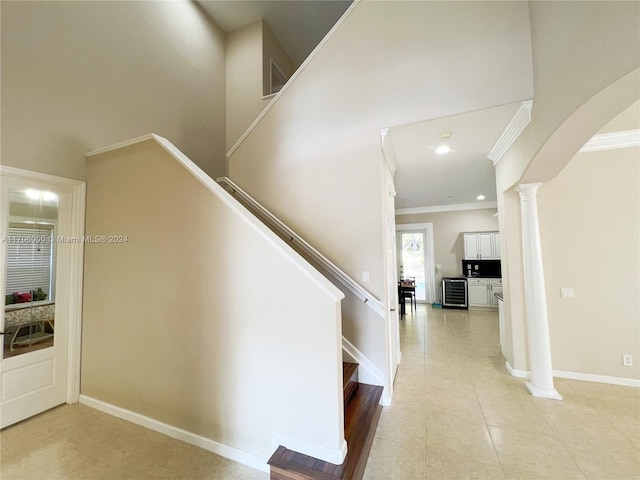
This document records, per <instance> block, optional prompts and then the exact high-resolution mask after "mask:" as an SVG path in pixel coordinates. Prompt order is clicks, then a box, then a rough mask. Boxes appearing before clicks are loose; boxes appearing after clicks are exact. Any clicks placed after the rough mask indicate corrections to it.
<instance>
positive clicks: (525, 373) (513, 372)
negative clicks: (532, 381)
mask: <svg viewBox="0 0 640 480" xmlns="http://www.w3.org/2000/svg"><path fill="white" fill-rule="evenodd" d="M504 364H505V365H506V367H507V371H508V372H509V373H510V374H511V376H512V377H518V378H531V372H529V371H528V370H515V369H514V368H513V367H512V366H511V365H509V362H504Z"/></svg>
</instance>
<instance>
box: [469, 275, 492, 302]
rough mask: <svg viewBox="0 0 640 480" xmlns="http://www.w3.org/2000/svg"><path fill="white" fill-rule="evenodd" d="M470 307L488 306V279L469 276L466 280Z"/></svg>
mask: <svg viewBox="0 0 640 480" xmlns="http://www.w3.org/2000/svg"><path fill="white" fill-rule="evenodd" d="M467 288H468V292H469V293H468V295H469V306H470V307H489V306H490V299H489V279H488V278H469V279H468V280H467Z"/></svg>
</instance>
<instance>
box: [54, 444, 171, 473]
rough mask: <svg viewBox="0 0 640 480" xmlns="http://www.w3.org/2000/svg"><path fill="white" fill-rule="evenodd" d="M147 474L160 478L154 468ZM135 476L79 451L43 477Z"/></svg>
mask: <svg viewBox="0 0 640 480" xmlns="http://www.w3.org/2000/svg"><path fill="white" fill-rule="evenodd" d="M72 448H73V447H72ZM146 475H147V476H151V475H153V477H154V478H159V477H156V475H155V474H154V472H153V470H148V471H147V472H146ZM133 478H135V477H134V476H132V475H131V473H130V472H127V471H125V470H123V469H122V468H120V467H118V466H116V465H112V464H110V463H107V462H105V461H103V460H100V459H98V458H95V457H91V456H89V455H86V454H83V453H79V454H78V456H77V457H75V458H74V459H73V460H71V461H70V462H68V463H65V464H64V465H62V466H60V467H59V468H57V469H55V470H54V471H53V472H51V473H50V474H49V475H46V476H45V477H43V480H69V479H73V480H81V479H82V480H128V479H133Z"/></svg>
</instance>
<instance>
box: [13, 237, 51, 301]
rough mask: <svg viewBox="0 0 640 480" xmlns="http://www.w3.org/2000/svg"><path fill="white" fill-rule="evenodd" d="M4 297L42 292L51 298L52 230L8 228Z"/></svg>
mask: <svg viewBox="0 0 640 480" xmlns="http://www.w3.org/2000/svg"><path fill="white" fill-rule="evenodd" d="M7 233H8V238H7V275H6V288H5V295H9V294H11V293H14V292H29V291H31V290H35V289H37V288H42V290H44V291H45V292H46V293H47V296H48V297H47V298H49V299H50V298H51V281H52V276H51V271H52V268H53V230H52V229H47V228H39V227H36V228H29V227H9V229H8V232H7Z"/></svg>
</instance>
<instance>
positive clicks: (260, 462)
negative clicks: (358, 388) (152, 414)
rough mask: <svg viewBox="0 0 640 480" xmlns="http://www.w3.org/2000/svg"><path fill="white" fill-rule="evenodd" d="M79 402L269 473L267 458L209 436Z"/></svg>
mask: <svg viewBox="0 0 640 480" xmlns="http://www.w3.org/2000/svg"><path fill="white" fill-rule="evenodd" d="M80 403H82V404H83V405H86V406H88V407H91V408H95V409H96V410H100V411H101V412H104V413H108V414H109V415H113V416H114V417H118V418H121V419H123V420H127V421H129V422H131V423H135V424H136V425H140V426H142V427H145V428H148V429H150V430H154V431H156V432H160V433H163V434H165V435H168V436H169V437H173V438H175V439H177V440H181V441H183V442H186V443H190V444H191V445H195V446H196V447H200V448H204V449H205V450H208V451H210V452H213V453H215V454H216V455H220V456H221V457H225V458H228V459H229V460H233V461H234V462H238V463H242V464H244V465H247V466H249V467H252V468H255V469H257V470H260V471H263V472H267V473H269V465H268V464H267V460H268V459H267V458H263V457H259V456H257V455H253V454H251V453H247V452H243V451H242V450H238V449H237V448H233V447H229V446H227V445H223V444H222V443H218V442H215V441H213V440H211V439H209V438H205V437H202V436H200V435H196V434H195V433H191V432H187V431H186V430H182V429H181V428H178V427H174V426H173V425H168V424H166V423H162V422H159V421H158V420H154V419H153V418H149V417H145V416H144V415H140V414H139V413H135V412H132V411H130V410H126V409H124V408H121V407H117V406H115V405H111V404H110V403H105V402H103V401H101V400H97V399H95V398H92V397H88V396H86V395H80ZM345 448H346V447H345Z"/></svg>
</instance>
